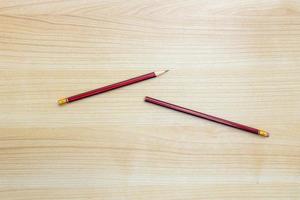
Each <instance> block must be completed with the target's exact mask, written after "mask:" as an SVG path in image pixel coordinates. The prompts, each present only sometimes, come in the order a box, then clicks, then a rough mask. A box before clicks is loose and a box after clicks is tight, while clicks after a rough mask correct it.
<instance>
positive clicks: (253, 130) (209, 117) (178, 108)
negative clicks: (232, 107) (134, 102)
mask: <svg viewBox="0 0 300 200" xmlns="http://www.w3.org/2000/svg"><path fill="white" fill-rule="evenodd" d="M145 101H146V102H149V103H153V104H156V105H159V106H163V107H166V108H169V109H172V110H176V111H179V112H183V113H186V114H189V115H193V116H196V117H200V118H203V119H207V120H210V121H213V122H217V123H220V124H224V125H227V126H231V127H233V128H237V129H241V130H244V131H248V132H250V133H254V134H259V129H256V128H251V127H249V126H245V125H243V124H239V123H235V122H231V121H228V120H226V119H222V118H219V117H215V116H212V115H208V114H205V113H201V112H197V111H194V110H191V109H187V108H184V107H181V106H177V105H174V104H171V103H167V102H164V101H160V100H157V99H154V98H151V97H145Z"/></svg>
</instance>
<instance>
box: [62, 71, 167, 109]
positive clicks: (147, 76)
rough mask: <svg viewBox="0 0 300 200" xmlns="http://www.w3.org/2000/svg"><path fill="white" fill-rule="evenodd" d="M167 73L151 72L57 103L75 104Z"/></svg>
mask: <svg viewBox="0 0 300 200" xmlns="http://www.w3.org/2000/svg"><path fill="white" fill-rule="evenodd" d="M167 71H168V70H165V71H157V72H151V73H149V74H145V75H142V76H138V77H135V78H131V79H128V80H126V81H122V82H119V83H115V84H112V85H108V86H104V87H101V88H98V89H95V90H91V91H87V92H84V93H81V94H77V95H74V96H71V97H67V98H63V99H60V100H58V102H57V103H58V104H59V105H63V104H66V103H70V102H73V101H78V100H80V99H83V98H87V97H90V96H93V95H96V94H100V93H104V92H107V91H110V90H114V89H117V88H120V87H124V86H127V85H131V84H134V83H137V82H140V81H144V80H147V79H151V78H155V77H158V76H160V75H162V74H164V73H166V72H167Z"/></svg>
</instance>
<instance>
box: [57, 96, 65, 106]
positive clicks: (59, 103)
mask: <svg viewBox="0 0 300 200" xmlns="http://www.w3.org/2000/svg"><path fill="white" fill-rule="evenodd" d="M57 103H58V105H60V106H61V105H64V104H66V103H68V99H67V98H63V99H60V100H58V101H57Z"/></svg>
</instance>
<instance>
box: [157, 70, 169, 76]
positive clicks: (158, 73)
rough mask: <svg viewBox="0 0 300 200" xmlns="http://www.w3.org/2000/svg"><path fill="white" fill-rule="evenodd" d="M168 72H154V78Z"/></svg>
mask: <svg viewBox="0 0 300 200" xmlns="http://www.w3.org/2000/svg"><path fill="white" fill-rule="evenodd" d="M168 71H169V70H168V69H167V70H163V71H157V72H154V73H155V75H156V76H160V75H163V74H164V73H167V72H168Z"/></svg>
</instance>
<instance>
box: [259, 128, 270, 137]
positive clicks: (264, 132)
mask: <svg viewBox="0 0 300 200" xmlns="http://www.w3.org/2000/svg"><path fill="white" fill-rule="evenodd" d="M258 134H259V135H261V136H264V137H269V133H268V132H267V131H264V130H259V132H258Z"/></svg>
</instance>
